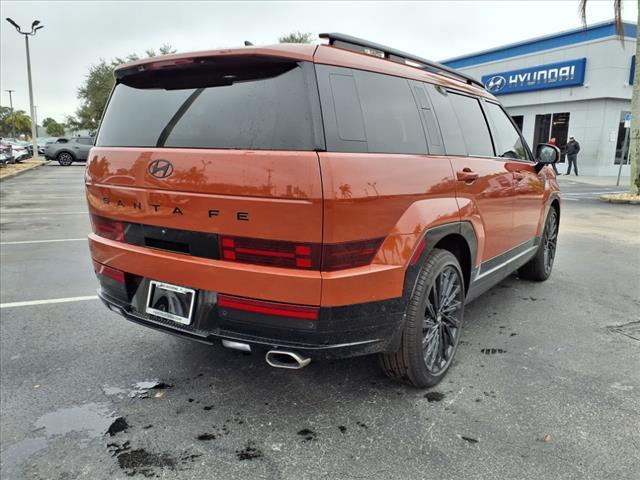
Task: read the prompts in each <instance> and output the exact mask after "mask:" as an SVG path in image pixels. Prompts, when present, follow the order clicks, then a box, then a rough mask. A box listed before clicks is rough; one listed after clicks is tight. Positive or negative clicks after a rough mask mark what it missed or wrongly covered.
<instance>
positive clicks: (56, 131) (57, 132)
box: [42, 118, 64, 137]
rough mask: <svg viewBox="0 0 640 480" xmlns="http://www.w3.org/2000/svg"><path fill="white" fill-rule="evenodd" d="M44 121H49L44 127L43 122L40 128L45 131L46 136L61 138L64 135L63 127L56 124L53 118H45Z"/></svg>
mask: <svg viewBox="0 0 640 480" xmlns="http://www.w3.org/2000/svg"><path fill="white" fill-rule="evenodd" d="M45 120H49V121H48V122H47V124H46V125H45V124H44V120H43V121H42V126H43V127H46V129H47V135H50V136H52V137H61V136H62V135H64V125H62V124H61V123H58V122H56V121H55V120H54V119H53V118H46V119H45Z"/></svg>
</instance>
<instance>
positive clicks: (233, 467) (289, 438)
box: [0, 164, 640, 480]
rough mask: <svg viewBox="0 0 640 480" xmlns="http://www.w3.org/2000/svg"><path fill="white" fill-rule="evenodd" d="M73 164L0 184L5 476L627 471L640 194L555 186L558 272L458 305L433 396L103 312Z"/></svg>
mask: <svg viewBox="0 0 640 480" xmlns="http://www.w3.org/2000/svg"><path fill="white" fill-rule="evenodd" d="M83 172H84V167H83V165H77V164H74V165H73V166H71V167H60V166H58V165H57V164H56V165H54V164H50V165H47V166H44V167H41V168H39V169H37V170H34V171H31V172H28V173H25V174H23V175H21V176H19V177H16V178H14V179H11V180H8V181H5V182H3V183H2V184H1V188H0V190H1V211H0V217H1V233H2V236H1V242H2V244H1V264H2V266H1V269H0V274H1V276H0V280H1V285H2V294H1V301H0V303H2V309H1V310H0V314H1V320H0V381H1V385H2V388H1V389H0V401H1V409H0V410H1V412H0V427H1V428H0V430H1V442H0V443H1V448H0V450H1V471H2V478H3V479H4V478H6V479H21V478H29V479H61V480H62V479H65V480H69V479H75V478H91V479H103V478H105V479H106V478H129V477H135V478H144V477H152V476H157V477H159V478H193V479H202V478H220V479H223V478H224V479H228V478H269V479H280V478H283V479H285V478H286V479H288V478H295V479H306V478H309V479H311V478H313V479H316V478H328V479H334V478H335V479H351V478H366V479H418V478H438V479H460V478H478V479H493V478H495V479H507V478H513V479H525V478H527V479H528V478H535V479H541V478H548V479H559V478H575V479H602V478H611V479H637V478H638V472H640V414H639V412H640V329H639V328H638V325H639V323H640V315H639V314H638V312H639V311H640V298H639V294H638V292H639V291H640V273H639V270H638V264H639V262H640V248H639V247H640V208H638V207H637V206H633V205H612V204H605V203H600V202H598V201H597V200H596V198H597V192H602V191H608V190H616V189H614V188H607V187H593V186H588V185H577V184H573V183H571V179H564V180H563V184H564V187H563V189H564V191H565V193H566V194H567V198H568V200H567V201H565V202H564V204H563V211H562V214H561V226H560V240H559V246H558V256H557V259H556V265H555V271H554V273H553V275H552V277H551V279H550V280H549V281H547V282H546V283H542V284H537V283H531V282H525V281H520V280H518V279H517V278H516V277H515V276H512V277H510V278H508V279H507V280H505V281H504V282H502V283H501V284H500V285H498V286H497V287H495V288H494V289H492V290H491V291H489V292H488V293H487V294H485V295H484V296H483V297H481V298H480V299H478V300H476V301H475V302H473V303H472V304H470V305H469V307H468V309H467V312H466V317H465V318H466V326H465V332H464V340H463V343H462V345H461V346H460V349H459V350H458V354H457V356H456V360H455V363H454V365H453V368H452V369H451V370H450V372H449V374H448V376H447V377H446V379H445V380H444V381H443V382H442V383H441V384H440V385H439V386H437V387H436V388H434V389H433V390H431V391H428V392H427V391H419V390H415V389H412V388H408V387H404V386H400V385H397V384H395V383H393V382H391V381H390V380H387V379H386V378H385V377H384V376H383V375H382V374H381V372H380V371H379V370H378V367H377V362H376V359H375V358H369V357H365V358H356V359H351V360H345V361H339V362H325V363H312V364H311V365H310V366H309V367H307V368H306V369H303V370H300V371H294V372H291V371H283V370H275V369H272V368H270V367H269V366H267V364H266V363H265V362H264V359H263V358H260V357H258V356H255V355H254V356H245V355H243V354H241V353H238V352H234V351H230V350H226V349H224V348H222V347H219V348H212V347H207V346H204V345H200V344H196V343H191V342H187V341H185V340H180V339H177V338H174V337H172V336H169V335H165V334H162V333H157V332H154V331H151V330H148V329H146V328H144V327H140V326H137V325H134V324H131V323H129V322H127V321H126V320H124V319H122V318H120V317H118V316H117V315H116V314H114V313H112V312H110V311H109V310H107V309H106V308H105V307H104V306H103V305H102V304H101V303H100V302H99V301H98V300H97V299H95V297H94V296H95V288H96V280H95V277H94V274H93V270H92V266H91V261H90V258H89V253H88V248H87V243H86V240H85V237H86V234H87V233H88V231H89V228H90V227H89V221H88V217H87V215H86V205H85V201H84V198H83V194H82V192H83V185H82V182H83ZM569 198H570V199H569ZM51 240H60V241H51ZM51 299H71V301H68V302H64V303H51V302H48V300H51ZM41 300H42V301H43V302H39V301H41ZM632 322H635V326H634V325H631V326H629V327H625V328H622V329H620V330H618V329H617V327H619V326H623V325H626V324H630V323H632ZM634 337H635V338H634ZM141 382H142V383H141ZM143 382H149V383H146V384H145V383H143ZM152 387H153V388H152ZM118 418H121V419H122V420H118V421H116V419H118ZM107 430H109V432H107Z"/></svg>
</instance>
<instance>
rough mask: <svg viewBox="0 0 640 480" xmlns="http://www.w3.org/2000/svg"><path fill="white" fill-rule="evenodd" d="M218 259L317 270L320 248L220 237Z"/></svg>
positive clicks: (293, 243) (289, 243) (298, 244)
mask: <svg viewBox="0 0 640 480" xmlns="http://www.w3.org/2000/svg"><path fill="white" fill-rule="evenodd" d="M220 258H221V259H222V260H229V261H232V262H243V263H255V264H258V265H271V266H274V267H289V268H302V269H306V270H318V269H319V267H320V248H319V247H318V246H317V245H313V244H308V243H295V242H279V241H275V240H260V239H254V238H242V237H226V236H221V237H220Z"/></svg>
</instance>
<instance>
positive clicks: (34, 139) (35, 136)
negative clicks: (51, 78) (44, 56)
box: [6, 18, 44, 158]
mask: <svg viewBox="0 0 640 480" xmlns="http://www.w3.org/2000/svg"><path fill="white" fill-rule="evenodd" d="M6 20H7V22H9V23H10V24H11V25H13V26H14V28H15V29H16V31H17V32H18V33H19V34H20V35H24V44H25V47H26V49H27V77H28V79H29V108H30V109H31V144H32V146H33V156H34V158H35V157H37V156H38V131H37V128H36V118H35V112H34V108H33V84H32V82H31V56H30V55H29V37H30V36H34V35H35V34H36V33H37V32H38V30H40V29H41V28H44V25H40V20H34V21H33V23H32V24H31V31H30V32H23V31H22V29H21V28H20V25H18V24H17V23H16V22H14V21H13V20H11V19H10V18H7V19H6Z"/></svg>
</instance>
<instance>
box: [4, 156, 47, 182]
mask: <svg viewBox="0 0 640 480" xmlns="http://www.w3.org/2000/svg"><path fill="white" fill-rule="evenodd" d="M45 163H46V162H45V161H44V160H23V161H22V162H20V163H13V164H9V165H5V166H4V167H0V179H2V178H5V177H12V176H13V175H15V174H16V173H20V172H22V171H24V170H31V169H32V168H36V167H39V166H40V165H44V164H45Z"/></svg>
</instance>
